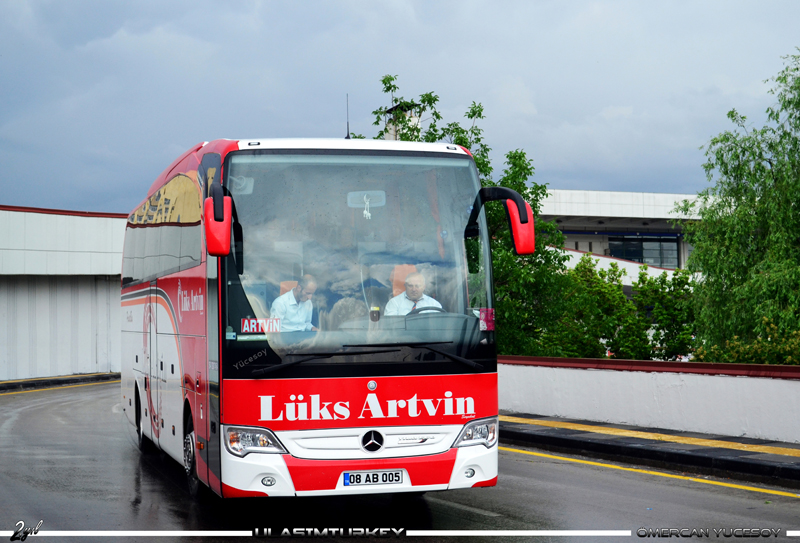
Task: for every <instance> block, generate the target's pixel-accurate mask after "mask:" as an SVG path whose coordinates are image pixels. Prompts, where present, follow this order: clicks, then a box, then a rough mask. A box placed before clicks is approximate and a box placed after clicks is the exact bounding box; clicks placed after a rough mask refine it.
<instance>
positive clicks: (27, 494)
mask: <svg viewBox="0 0 800 543" xmlns="http://www.w3.org/2000/svg"><path fill="white" fill-rule="evenodd" d="M119 394H120V393H119V384H97V385H94V386H86V387H80V388H71V389H54V390H43V391H35V392H30V393H25V394H16V395H5V396H0V468H2V469H0V532H8V533H9V534H10V533H11V530H13V529H14V526H15V524H16V523H17V521H19V520H23V521H24V522H25V525H26V526H35V525H36V523H37V522H39V520H42V521H43V525H42V528H41V530H42V531H53V530H102V531H110V530H113V531H119V530H126V531H127V530H165V531H167V530H168V531H176V530H184V531H185V530H192V531H200V530H202V531H211V530H213V531H220V530H236V531H248V532H249V531H251V530H253V529H254V528H268V527H271V528H273V529H276V528H282V527H290V528H318V529H324V528H337V529H338V528H345V529H346V528H367V527H369V528H376V527H381V528H404V529H406V530H629V531H631V533H632V534H633V535H632V537H633V538H636V535H635V533H636V530H637V529H638V528H640V527H641V526H647V527H668V528H669V527H673V528H675V527H677V528H680V527H683V526H690V527H708V528H712V527H732V526H733V527H735V526H739V527H746V528H755V527H764V528H781V529H782V530H784V532H783V534H785V530H786V529H798V528H799V527H800V521H797V520H795V519H797V515H796V511H797V508H798V506H800V500H798V499H797V498H793V497H786V496H766V497H765V495H763V494H762V495H757V494H756V493H753V492H747V491H745V490H736V489H726V488H719V487H710V488H708V486H709V485H698V484H693V483H691V482H690V481H684V480H674V479H664V478H659V477H655V476H648V475H646V474H639V473H631V472H620V471H619V470H611V469H604V468H603V467H602V466H600V465H586V464H576V463H570V462H563V461H559V460H558V459H557V458H556V457H550V458H545V457H537V456H531V455H525V454H519V453H515V452H513V450H504V451H501V453H500V479H499V485H498V486H497V487H496V488H486V489H473V490H459V491H453V492H441V493H428V494H426V495H425V496H424V497H422V498H416V499H408V498H393V497H391V496H382V495H375V496H353V497H341V498H266V499H236V500H221V499H218V498H216V497H215V496H213V495H210V493H209V494H208V495H205V496H204V497H203V498H202V499H201V500H200V501H199V502H195V501H193V500H192V499H191V498H190V496H189V494H188V490H187V488H186V484H185V479H184V473H183V468H182V466H181V465H179V464H178V463H176V462H175V461H173V460H172V459H170V458H168V457H166V456H164V455H161V454H158V453H155V454H150V455H142V454H140V453H139V451H138V449H137V448H136V445H135V440H134V433H133V428H132V427H131V426H130V425H128V423H127V422H126V421H125V419H124V418H123V415H122V412H121V408H120V405H119ZM784 490H785V489H784ZM273 533H275V532H273ZM34 537H36V536H31V539H33V538H34ZM181 539H182V540H187V538H181ZM215 539H217V538H209V537H202V538H191V537H190V538H188V540H198V541H200V540H202V541H212V540H215ZM414 539H416V540H420V539H424V540H426V541H447V540H450V541H452V540H453V539H452V538H448V537H444V536H441V537H438V536H437V537H426V538H414ZM480 539H483V538H474V537H473V538H470V541H475V540H480ZM485 539H489V538H488V537H487V538H485ZM569 539H575V540H583V541H586V540H589V539H591V538H564V537H554V538H548V537H539V538H536V540H537V541H547V540H553V541H565V540H569ZM617 539H618V538H603V540H604V541H610V540H617ZM53 540H54V539H53V538H48V541H53ZM57 540H61V539H57ZM67 540H68V541H70V542H76V541H80V540H86V541H95V542H96V541H98V540H99V539H98V538H96V537H94V538H80V537H70V538H68V539H67ZM119 540H120V541H123V540H124V541H134V540H145V541H153V539H152V538H124V539H119ZM160 540H162V541H163V540H164V539H160ZM219 540H220V541H223V540H228V541H229V540H230V539H229V538H227V539H226V538H219ZM509 540H516V541H519V538H516V539H509ZM619 540H624V541H630V540H631V537H625V538H619Z"/></svg>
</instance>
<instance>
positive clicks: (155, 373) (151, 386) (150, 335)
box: [145, 281, 161, 445]
mask: <svg viewBox="0 0 800 543" xmlns="http://www.w3.org/2000/svg"><path fill="white" fill-rule="evenodd" d="M145 311H146V315H145V322H146V323H147V330H146V335H147V353H146V354H147V360H148V361H149V362H150V364H149V366H150V367H149V369H148V371H147V372H146V373H145V381H146V388H147V392H146V396H147V400H146V402H147V413H148V416H149V418H150V424H148V426H147V427H148V428H149V429H150V439H151V440H152V441H153V443H155V444H156V445H158V437H159V435H160V431H159V430H160V428H161V422H160V421H161V418H160V405H159V404H160V401H159V400H160V393H161V386H160V383H159V382H160V380H161V372H160V371H159V369H158V366H159V360H158V356H157V353H158V351H157V348H156V330H157V327H156V318H157V315H158V294H157V289H156V282H155V281H151V282H150V288H149V289H148V292H147V306H146V309H145Z"/></svg>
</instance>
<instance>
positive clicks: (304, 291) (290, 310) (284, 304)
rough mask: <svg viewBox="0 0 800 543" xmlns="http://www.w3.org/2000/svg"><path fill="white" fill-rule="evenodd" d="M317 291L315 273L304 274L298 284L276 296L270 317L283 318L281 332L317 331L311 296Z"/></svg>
mask: <svg viewBox="0 0 800 543" xmlns="http://www.w3.org/2000/svg"><path fill="white" fill-rule="evenodd" d="M316 291H317V280H316V279H314V276H313V275H304V276H303V277H302V278H301V279H300V281H298V283H297V286H296V287H294V288H293V289H292V290H290V291H288V292H286V293H285V294H283V295H282V296H278V297H277V298H275V301H274V302H272V309H270V317H271V318H273V319H280V320H281V332H308V331H311V332H317V331H318V328H317V327H316V326H313V325H312V324H311V314H312V312H313V307H312V305H311V297H312V296H313V295H314V293H315V292H316Z"/></svg>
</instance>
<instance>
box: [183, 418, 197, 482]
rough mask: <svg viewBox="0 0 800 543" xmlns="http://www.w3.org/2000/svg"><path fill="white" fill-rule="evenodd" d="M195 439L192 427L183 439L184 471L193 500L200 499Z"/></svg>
mask: <svg viewBox="0 0 800 543" xmlns="http://www.w3.org/2000/svg"><path fill="white" fill-rule="evenodd" d="M194 439H195V437H194V429H193V428H192V427H191V426H190V427H189V432H188V433H187V434H186V436H185V437H184V438H183V469H184V471H186V480H187V482H188V487H189V494H190V495H191V496H192V498H198V497H199V494H200V479H199V478H198V477H197V460H196V459H195V456H194V454H195V441H194Z"/></svg>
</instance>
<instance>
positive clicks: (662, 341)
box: [633, 266, 694, 360]
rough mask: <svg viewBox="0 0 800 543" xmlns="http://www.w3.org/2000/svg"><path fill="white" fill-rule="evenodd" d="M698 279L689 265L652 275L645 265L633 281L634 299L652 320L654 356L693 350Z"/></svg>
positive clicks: (666, 356)
mask: <svg viewBox="0 0 800 543" xmlns="http://www.w3.org/2000/svg"><path fill="white" fill-rule="evenodd" d="M693 289H694V281H693V279H692V274H691V273H690V272H689V271H688V270H685V269H678V270H675V271H674V272H673V274H672V276H671V277H669V276H667V272H664V273H662V274H661V275H659V276H656V277H652V276H650V275H648V273H647V266H642V267H641V269H640V271H639V279H638V280H637V281H635V282H634V283H633V290H634V296H633V303H634V305H635V306H636V309H637V311H638V313H639V314H640V315H641V316H642V317H643V318H646V316H647V315H649V316H650V318H649V320H651V321H652V326H651V337H650V343H651V345H652V357H653V358H657V359H659V360H674V359H676V358H677V357H678V356H684V355H687V354H689V353H690V352H691V351H692V348H693V346H692V336H693V332H694V298H693Z"/></svg>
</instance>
